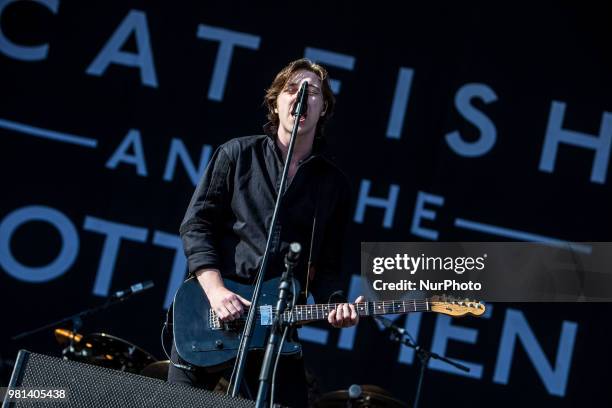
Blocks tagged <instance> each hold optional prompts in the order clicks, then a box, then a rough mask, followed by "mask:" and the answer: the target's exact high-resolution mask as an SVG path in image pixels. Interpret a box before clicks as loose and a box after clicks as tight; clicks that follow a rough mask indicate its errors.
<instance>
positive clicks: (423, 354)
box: [376, 317, 470, 408]
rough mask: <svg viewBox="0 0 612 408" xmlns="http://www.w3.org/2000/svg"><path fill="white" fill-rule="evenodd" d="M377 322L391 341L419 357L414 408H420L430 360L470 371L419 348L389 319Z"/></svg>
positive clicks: (379, 318) (408, 335)
mask: <svg viewBox="0 0 612 408" xmlns="http://www.w3.org/2000/svg"><path fill="white" fill-rule="evenodd" d="M376 319H377V320H380V321H381V322H383V325H384V326H385V327H387V329H388V330H389V331H390V332H391V334H390V336H389V339H390V340H391V341H394V342H396V343H400V344H404V345H406V346H408V347H410V348H412V349H414V351H415V352H416V355H417V357H418V358H419V360H420V362H421V369H420V371H419V381H418V383H417V389H416V394H415V397H414V404H413V405H412V406H413V408H418V406H419V400H420V398H421V390H422V388H423V378H424V377H425V370H426V369H427V364H429V360H430V359H432V358H433V359H436V360H440V361H444V362H445V363H447V364H450V365H452V366H453V367H456V368H458V369H459V370H462V371H465V372H466V373H467V372H469V371H470V368H469V367H466V366H464V365H463V364H459V363H457V362H455V361H453V360H450V359H448V358H446V357H444V356H441V355H439V354H438V353H432V352H431V351H429V350H427V349H425V348H423V347H421V346H419V345H418V344H416V343H415V342H414V341H413V340H412V336H410V334H409V333H408V332H407V331H405V329H403V328H400V327H397V326H395V325H394V324H392V323H391V321H390V320H389V319H386V318H384V317H377V318H376Z"/></svg>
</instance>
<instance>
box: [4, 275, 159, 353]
mask: <svg viewBox="0 0 612 408" xmlns="http://www.w3.org/2000/svg"><path fill="white" fill-rule="evenodd" d="M151 286H152V285H151ZM137 293H139V292H134V293H129V294H127V295H124V296H112V297H110V298H109V299H108V300H107V301H106V302H104V303H103V304H101V305H99V306H95V307H92V308H89V309H85V310H83V311H81V312H78V313H75V314H73V315H71V316H68V317H65V318H63V319H60V320H57V321H55V322H51V323H47V324H45V325H43V326H40V327H38V328H36V329H33V330H28V331H25V332H23V333H19V334H17V335H15V336H13V337H11V340H13V341H17V340H21V339H23V338H24V337H28V336H31V335H32V334H35V333H38V332H41V331H43V330H47V329H51V328H53V327H56V326H59V325H60V324H62V323H66V322H68V321H70V322H72V331H73V332H75V334H76V331H77V330H79V329H80V328H81V326H82V325H83V318H84V317H86V316H89V315H92V314H95V313H98V312H101V311H102V310H105V309H108V308H109V307H111V306H114V305H117V304H119V303H121V302H123V301H125V300H127V299H129V298H130V297H132V295H135V294H137ZM73 342H74V336H73V337H71V339H70V345H71V346H72V345H73Z"/></svg>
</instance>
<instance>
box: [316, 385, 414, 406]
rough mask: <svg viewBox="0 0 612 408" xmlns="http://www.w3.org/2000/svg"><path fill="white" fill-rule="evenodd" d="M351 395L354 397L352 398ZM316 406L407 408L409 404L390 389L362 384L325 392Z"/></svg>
mask: <svg viewBox="0 0 612 408" xmlns="http://www.w3.org/2000/svg"><path fill="white" fill-rule="evenodd" d="M354 387H357V388H354ZM356 391H357V392H356ZM358 391H360V392H358ZM351 397H353V398H352V399H351ZM349 404H350V405H349ZM315 407H317V408H346V407H353V408H375V407H376V408H407V407H408V405H407V404H405V403H403V402H401V401H399V400H397V399H395V398H393V397H392V396H391V394H390V393H389V392H388V391H386V390H385V389H383V388H381V387H379V386H377V385H362V386H351V389H350V392H349V390H338V391H333V392H328V393H326V394H323V396H322V397H321V398H320V399H319V400H318V401H317V403H316V404H315Z"/></svg>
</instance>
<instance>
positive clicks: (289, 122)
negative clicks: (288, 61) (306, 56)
mask: <svg viewBox="0 0 612 408" xmlns="http://www.w3.org/2000/svg"><path fill="white" fill-rule="evenodd" d="M304 81H306V82H308V112H307V113H306V115H305V117H304V116H302V117H300V125H299V128H298V134H308V133H310V132H313V133H314V132H315V131H316V127H317V122H318V121H319V118H320V117H321V114H322V113H323V108H324V101H323V93H322V91H321V80H320V79H319V77H318V76H317V75H316V74H315V73H313V72H310V71H307V70H300V71H296V72H295V73H294V74H293V76H292V77H291V79H289V81H287V84H286V85H285V88H284V89H283V90H282V91H281V93H280V94H279V95H278V97H277V98H276V109H277V110H278V112H277V113H278V119H279V127H281V128H283V129H284V130H285V131H286V132H287V133H290V132H291V130H292V129H293V122H294V120H295V118H294V117H293V115H291V111H292V110H293V106H294V105H295V104H296V103H297V97H298V93H299V90H300V87H301V86H302V83H303V82H304Z"/></svg>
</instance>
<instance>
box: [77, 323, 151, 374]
mask: <svg viewBox="0 0 612 408" xmlns="http://www.w3.org/2000/svg"><path fill="white" fill-rule="evenodd" d="M73 346H74V347H73V350H69V351H68V352H66V353H65V355H66V357H68V358H70V359H71V360H76V361H81V362H84V363H89V364H94V365H99V366H103V367H107V368H112V369H115V370H120V371H127V372H130V373H136V374H139V373H140V372H141V371H142V370H143V369H144V368H145V367H146V366H148V365H149V364H151V363H154V362H156V361H157V359H156V358H155V357H153V355H151V354H150V353H148V352H146V351H145V350H143V349H141V348H140V347H138V346H136V345H134V344H132V343H130V342H129V341H126V340H123V339H121V338H119V337H115V336H111V335H110V334H106V333H94V334H87V335H83V337H82V338H81V339H79V340H78V342H77V341H76V338H75V342H74V344H73Z"/></svg>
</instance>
